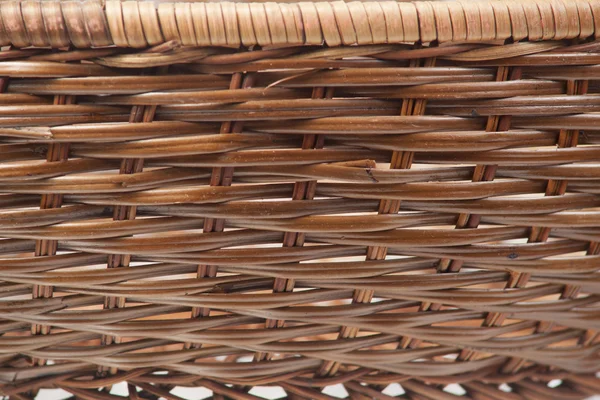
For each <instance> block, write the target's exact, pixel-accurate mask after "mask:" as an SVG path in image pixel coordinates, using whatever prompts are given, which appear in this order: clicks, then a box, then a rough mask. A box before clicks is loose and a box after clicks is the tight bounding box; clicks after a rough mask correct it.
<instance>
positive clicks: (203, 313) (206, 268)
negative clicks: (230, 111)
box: [185, 73, 254, 348]
mask: <svg viewBox="0 0 600 400" xmlns="http://www.w3.org/2000/svg"><path fill="white" fill-rule="evenodd" d="M253 84H254V75H246V76H244V75H243V74H242V73H235V74H233V75H232V76H231V82H230V84H229V91H231V92H235V93H239V92H247V91H251V90H252V86H253ZM240 89H243V90H240ZM243 128H244V124H243V123H242V122H232V121H226V122H223V123H222V124H221V130H220V133H221V135H224V136H229V134H239V133H241V132H242V130H243ZM233 172H234V169H233V167H213V169H212V174H211V177H210V186H211V187H215V186H218V187H229V186H231V183H232V182H233ZM224 229H225V219H223V218H206V219H205V220H204V226H203V233H211V232H215V233H217V232H223V230H224ZM217 268H218V267H217V266H216V265H205V264H200V265H198V271H197V276H198V278H200V279H201V278H215V277H216V276H217ZM209 315H210V308H207V307H194V308H192V313H191V317H192V318H198V317H208V316H209ZM201 346H202V344H199V343H189V342H187V343H185V347H186V348H189V347H201Z"/></svg>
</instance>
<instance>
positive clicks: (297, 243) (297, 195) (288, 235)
mask: <svg viewBox="0 0 600 400" xmlns="http://www.w3.org/2000/svg"><path fill="white" fill-rule="evenodd" d="M332 98H333V89H332V88H329V89H325V88H324V87H315V88H313V92H312V99H328V100H330V99H332ZM324 145H325V135H315V134H306V135H304V137H303V139H302V149H303V150H311V149H322V148H323V147H324ZM316 187H317V181H308V182H306V181H301V182H296V183H294V189H293V192H292V201H294V202H295V201H302V200H313V198H314V197H315V191H316ZM304 241H305V234H304V233H303V232H294V231H287V230H286V231H285V234H284V236H283V247H302V246H304ZM294 286H295V280H294V279H289V278H282V277H278V278H275V281H274V282H273V292H274V293H280V292H292V291H293V290H294ZM284 325H285V321H284V320H277V319H271V318H269V319H267V320H266V321H265V327H267V328H282V327H283V326H284ZM272 358H273V353H270V352H267V353H263V352H259V353H255V355H254V360H256V361H262V360H270V359H272Z"/></svg>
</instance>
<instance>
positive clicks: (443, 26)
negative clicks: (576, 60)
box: [0, 0, 600, 48]
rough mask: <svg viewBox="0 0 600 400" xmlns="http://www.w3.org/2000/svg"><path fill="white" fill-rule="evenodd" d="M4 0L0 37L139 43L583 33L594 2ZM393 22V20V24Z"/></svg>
mask: <svg viewBox="0 0 600 400" xmlns="http://www.w3.org/2000/svg"><path fill="white" fill-rule="evenodd" d="M101 5H102V2H100V1H98V0H88V1H84V2H78V1H63V2H58V1H41V0H32V1H14V0H13V1H4V2H2V4H1V5H0V17H1V18H0V22H1V23H0V45H9V44H10V45H13V46H15V47H28V46H35V47H64V46H65V45H66V44H68V43H71V44H72V45H74V46H75V47H79V48H89V47H99V46H109V45H116V46H119V47H134V48H135V47H146V46H148V45H157V44H160V43H163V42H165V41H169V40H177V41H179V42H180V43H182V44H184V45H191V46H195V45H200V46H227V47H235V48H237V47H239V46H240V45H244V46H253V45H260V46H283V45H298V44H313V45H320V44H322V43H324V44H326V45H328V46H339V45H342V44H344V45H355V44H359V45H361V44H384V43H399V42H402V41H406V42H417V41H420V42H431V41H438V42H440V43H444V42H463V41H467V42H480V41H491V40H492V41H493V40H506V39H511V38H512V39H514V40H522V39H529V40H560V39H574V38H587V37H590V36H592V35H594V33H595V32H598V31H599V30H600V29H599V24H600V15H599V14H598V13H599V12H600V5H599V4H598V2H597V0H577V1H573V0H528V1H527V2H515V1H512V0H477V1H459V2H456V3H454V2H413V3H396V2H391V1H382V2H375V1H366V2H350V3H345V2H342V1H337V2H315V3H297V4H295V3H265V4H263V3H250V4H244V3H230V2H222V3H193V4H189V3H177V2H160V3H159V4H158V6H157V7H154V6H152V3H150V2H142V1H139V2H136V1H125V2H121V1H117V0H108V1H106V4H105V6H104V8H102V6H101ZM401 21H402V23H401Z"/></svg>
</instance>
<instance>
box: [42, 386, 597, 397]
mask: <svg viewBox="0 0 600 400" xmlns="http://www.w3.org/2000/svg"><path fill="white" fill-rule="evenodd" d="M449 386H450V387H448V389H447V390H448V391H451V390H452V389H454V390H452V391H453V392H454V393H453V394H456V395H461V394H463V393H464V391H462V388H460V387H459V386H457V387H452V386H453V385H449ZM390 389H391V390H393V388H390ZM398 389H399V388H398ZM326 392H327V394H328V395H330V396H334V397H339V398H344V397H345V396H346V395H347V392H346V391H345V390H344V388H343V387H342V386H341V385H335V386H330V387H329V388H327V389H326ZM171 393H173V394H174V395H176V396H179V397H181V398H184V399H188V400H201V399H204V398H206V397H209V396H210V395H211V394H212V393H211V392H210V391H209V390H207V389H203V388H183V387H178V388H175V389H173V390H172V391H171ZM250 393H251V394H253V395H254V396H257V397H263V398H265V399H268V400H271V399H273V400H274V399H277V398H280V397H283V396H284V395H285V392H283V390H282V389H281V388H278V387H256V388H254V389H252V390H251V391H250ZM111 394H114V395H120V396H127V385H126V384H125V383H120V384H118V385H115V386H113V390H112V391H111ZM387 394H388V395H398V394H399V393H387ZM69 397H70V394H69V393H67V392H65V391H64V390H61V389H42V390H40V392H39V394H38V395H37V397H36V398H35V399H36V400H64V399H66V398H69ZM124 398H126V397H124ZM587 400H600V394H599V395H596V396H592V397H590V398H588V399H587Z"/></svg>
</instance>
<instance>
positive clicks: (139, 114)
mask: <svg viewBox="0 0 600 400" xmlns="http://www.w3.org/2000/svg"><path fill="white" fill-rule="evenodd" d="M155 113H156V106H133V107H132V108H131V113H130V115H129V123H132V124H134V123H140V122H145V123H147V122H152V120H154V114H155ZM143 169H144V159H143V158H126V159H123V160H122V161H121V168H120V170H119V174H136V173H140V172H142V171H143ZM136 214H137V207H136V206H121V205H118V206H115V207H114V209H113V220H115V221H127V220H129V221H131V220H134V219H135V217H136ZM130 262H131V256H130V255H129V254H111V255H109V256H108V260H107V266H108V268H122V267H129V263H130ZM125 301H126V299H125V297H114V296H108V297H106V298H105V300H104V308H105V309H111V308H123V307H125ZM112 343H120V338H119V337H116V336H110V335H103V336H102V344H103V345H110V344H112ZM108 371H109V372H110V373H111V374H115V373H116V372H117V369H116V368H110V369H108ZM98 372H100V373H101V374H104V373H106V372H107V368H104V367H100V368H99V369H98ZM134 391H135V388H134ZM130 393H131V391H130Z"/></svg>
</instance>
